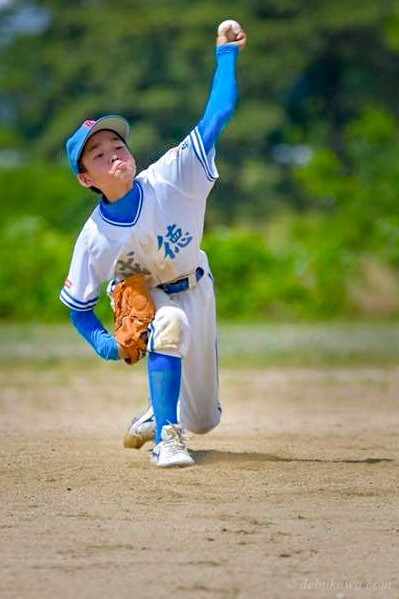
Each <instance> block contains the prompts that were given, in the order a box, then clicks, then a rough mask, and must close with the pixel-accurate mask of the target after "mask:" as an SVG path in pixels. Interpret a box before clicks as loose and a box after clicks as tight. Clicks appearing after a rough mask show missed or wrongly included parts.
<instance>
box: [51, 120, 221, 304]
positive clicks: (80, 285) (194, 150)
mask: <svg viewBox="0 0 399 599" xmlns="http://www.w3.org/2000/svg"><path fill="white" fill-rule="evenodd" d="M214 154H215V151H214V148H212V149H211V150H210V151H209V152H208V155H206V154H205V150H204V147H203V143H202V139H201V136H200V134H199V131H198V129H197V128H195V129H194V130H193V131H192V132H191V133H190V135H188V136H187V137H186V138H185V139H184V140H183V142H182V143H181V144H180V145H179V146H178V147H176V148H173V149H171V150H169V151H168V152H166V154H164V155H163V156H162V157H161V158H160V159H159V160H158V161H157V162H155V163H154V164H152V165H151V166H150V167H149V168H148V169H147V170H145V171H143V172H142V173H140V174H139V175H138V176H137V177H136V179H135V183H134V185H135V186H137V189H138V193H139V201H138V206H137V211H136V214H134V215H133V217H132V221H131V222H130V223H125V222H123V223H121V222H116V221H112V219H111V218H109V216H107V214H106V211H105V210H104V209H103V208H102V204H101V203H100V204H99V205H98V206H97V207H96V208H95V210H94V211H93V212H92V214H91V216H90V217H89V219H88V220H87V221H86V223H85V225H84V227H83V229H82V231H81V233H80V235H79V237H78V239H77V241H76V244H75V248H74V252H73V257H72V262H71V265H70V270H69V274H68V277H67V280H66V281H65V284H64V287H63V288H62V290H61V294H60V299H61V301H62V302H63V303H64V304H66V305H67V306H69V307H70V308H73V309H74V310H79V311H86V310H92V309H93V308H94V306H95V305H96V303H97V300H98V296H99V289H100V285H101V284H102V283H103V282H104V281H108V280H110V279H124V278H126V277H128V276H130V275H132V274H134V273H138V272H140V273H143V274H145V275H146V279H147V283H148V285H149V288H150V289H152V288H155V287H156V286H157V285H159V284H161V283H168V282H171V281H174V280H176V279H179V278H182V277H184V276H186V275H188V274H189V273H192V272H193V271H195V269H196V268H197V267H198V266H203V265H206V264H207V261H206V257H205V256H204V255H203V252H201V250H200V243H201V239H202V235H203V226H204V216H205V207H206V198H207V196H208V194H209V192H210V191H211V189H212V187H213V185H214V182H215V180H216V178H217V177H218V173H217V169H216V166H215V162H214ZM136 192H137V191H136ZM129 193H131V192H129Z"/></svg>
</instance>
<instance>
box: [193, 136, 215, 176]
mask: <svg viewBox="0 0 399 599" xmlns="http://www.w3.org/2000/svg"><path fill="white" fill-rule="evenodd" d="M190 137H191V141H192V143H193V149H194V152H195V155H196V156H197V158H198V160H199V162H200V163H201V165H202V168H203V169H204V171H205V175H206V178H207V179H208V180H209V181H212V182H213V181H216V179H217V173H214V172H212V171H213V169H212V170H211V166H210V165H209V163H208V160H207V157H206V154H205V150H204V145H203V143H202V139H201V136H200V134H199V131H198V128H197V127H196V128H195V129H194V130H193V131H192V132H191V134H190Z"/></svg>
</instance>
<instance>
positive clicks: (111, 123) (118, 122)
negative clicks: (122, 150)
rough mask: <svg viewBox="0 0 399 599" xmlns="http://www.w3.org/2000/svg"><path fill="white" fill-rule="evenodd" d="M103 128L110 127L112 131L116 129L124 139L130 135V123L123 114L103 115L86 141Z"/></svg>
mask: <svg viewBox="0 0 399 599" xmlns="http://www.w3.org/2000/svg"><path fill="white" fill-rule="evenodd" d="M102 129H110V130H111V131H115V133H117V134H118V135H120V136H121V138H122V139H123V140H124V141H127V139H128V137H129V123H128V122H127V121H126V120H125V119H124V118H123V117H121V116H117V115H113V114H111V115H109V116H103V117H101V118H100V119H98V121H97V122H96V124H95V125H94V127H92V128H91V129H90V133H89V135H88V136H87V138H86V141H87V140H88V139H89V137H91V136H92V135H93V134H94V133H97V131H101V130H102Z"/></svg>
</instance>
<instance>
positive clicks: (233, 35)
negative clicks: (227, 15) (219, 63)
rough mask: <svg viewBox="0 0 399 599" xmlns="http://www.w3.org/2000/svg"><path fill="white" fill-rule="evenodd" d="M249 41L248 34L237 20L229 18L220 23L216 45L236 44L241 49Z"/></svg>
mask: <svg viewBox="0 0 399 599" xmlns="http://www.w3.org/2000/svg"><path fill="white" fill-rule="evenodd" d="M246 43H247V35H246V33H245V31H244V30H243V29H242V27H241V25H240V24H239V23H238V22H237V21H233V20H232V19H229V20H227V21H223V22H222V23H220V25H219V27H218V33H217V38H216V46H222V45H223V44H234V45H235V46H238V49H239V50H240V51H241V50H243V49H244V48H245V44H246Z"/></svg>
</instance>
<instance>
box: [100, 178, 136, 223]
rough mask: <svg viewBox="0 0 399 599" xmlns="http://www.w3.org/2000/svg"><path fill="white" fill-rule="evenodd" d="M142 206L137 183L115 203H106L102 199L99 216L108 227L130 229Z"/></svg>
mask: <svg viewBox="0 0 399 599" xmlns="http://www.w3.org/2000/svg"><path fill="white" fill-rule="evenodd" d="M142 206H143V190H142V187H141V185H140V183H139V182H138V181H136V180H135V181H134V182H133V187H132V189H130V190H129V191H128V192H127V194H125V195H124V196H123V197H121V198H120V199H119V200H117V201H116V202H107V200H106V199H105V198H104V197H103V198H102V199H101V201H100V204H99V209H100V216H101V218H102V219H103V220H104V221H105V222H106V223H108V224H109V225H114V226H115V227H132V226H133V225H135V224H136V223H137V221H138V219H139V216H140V213H141V208H142Z"/></svg>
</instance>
